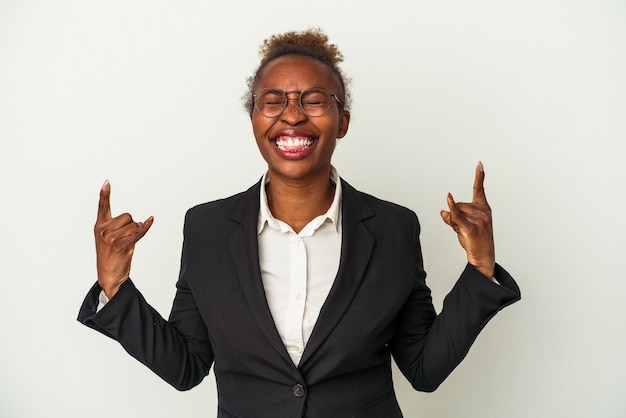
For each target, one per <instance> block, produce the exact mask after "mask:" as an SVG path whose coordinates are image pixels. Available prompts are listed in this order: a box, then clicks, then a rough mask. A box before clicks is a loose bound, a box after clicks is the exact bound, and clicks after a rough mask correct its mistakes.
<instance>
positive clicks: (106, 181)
mask: <svg viewBox="0 0 626 418" xmlns="http://www.w3.org/2000/svg"><path fill="white" fill-rule="evenodd" d="M108 185H109V179H106V180H105V181H104V183H102V190H104V189H106V187H107V186H108Z"/></svg>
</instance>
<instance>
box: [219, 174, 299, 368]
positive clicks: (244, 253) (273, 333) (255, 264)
mask: <svg viewBox="0 0 626 418" xmlns="http://www.w3.org/2000/svg"><path fill="white" fill-rule="evenodd" d="M260 187H261V186H260V182H259V183H257V184H256V185H255V186H253V187H251V188H250V189H249V190H248V191H247V192H245V193H244V195H243V198H242V199H241V200H240V202H239V204H238V205H237V207H236V208H235V210H234V211H233V214H232V216H231V219H232V220H233V221H235V222H237V223H238V224H239V227H237V228H236V229H235V231H234V232H233V234H232V235H231V237H230V250H231V254H232V257H233V260H234V262H235V268H236V270H237V276H238V277H239V281H240V282H241V288H242V289H243V293H244V295H245V298H246V300H247V302H248V305H249V306H250V309H251V311H252V314H253V316H254V319H255V321H256V323H257V325H258V326H259V328H260V329H261V332H262V333H263V335H265V337H266V338H267V340H268V341H269V343H270V345H271V346H272V347H273V348H274V349H275V350H276V351H277V352H278V354H279V355H280V356H281V357H283V359H284V360H285V361H286V362H288V363H289V364H290V365H293V362H292V361H291V358H290V357H289V354H288V353H287V350H286V348H285V346H284V345H283V342H282V340H281V338H280V335H279V334H278V331H277V330H276V325H275V324H274V320H273V318H272V314H271V312H270V309H269V306H268V304H267V299H266V297H265V290H264V289H263V281H262V280H261V270H260V267H259V250H258V239H257V238H258V237H257V221H258V212H259V200H260V196H259V193H260Z"/></svg>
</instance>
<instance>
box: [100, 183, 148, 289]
mask: <svg viewBox="0 0 626 418" xmlns="http://www.w3.org/2000/svg"><path fill="white" fill-rule="evenodd" d="M110 197H111V185H110V184H109V181H108V180H107V181H105V182H104V184H103V185H102V189H100V202H99V203H98V218H97V220H96V225H95V227H94V235H95V238H96V259H97V268H98V284H99V285H100V287H101V288H102V290H104V293H105V294H106V295H107V297H108V298H109V299H111V298H112V297H113V296H114V295H115V294H116V293H117V291H118V289H119V287H120V285H121V284H122V283H124V282H125V281H126V280H128V277H129V276H130V263H131V260H132V258H133V252H134V250H135V244H136V243H137V241H139V240H140V239H141V238H142V237H143V236H144V235H145V234H146V232H148V230H149V229H150V227H151V226H152V223H153V222H154V218H153V217H152V216H150V217H149V218H148V219H146V220H145V221H144V222H135V221H133V218H132V216H130V214H128V213H123V214H121V215H119V216H117V217H115V218H113V217H111V201H110Z"/></svg>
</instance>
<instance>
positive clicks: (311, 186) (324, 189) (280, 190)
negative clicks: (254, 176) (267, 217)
mask: <svg viewBox="0 0 626 418" xmlns="http://www.w3.org/2000/svg"><path fill="white" fill-rule="evenodd" d="M265 193H266V194H267V203H268V205H269V208H270V211H271V212H272V215H274V217H275V218H276V219H280V220H281V221H283V222H285V223H286V224H287V225H289V226H291V227H292V228H293V230H294V231H295V232H296V233H298V232H300V231H301V230H302V228H304V227H305V226H306V224H308V223H309V222H311V221H312V220H313V219H315V218H316V217H317V216H320V215H323V214H324V213H326V211H328V208H330V205H331V204H332V202H333V197H334V195H335V185H334V184H332V183H331V181H330V169H329V170H328V172H327V173H326V175H325V176H318V177H317V178H314V179H308V180H297V181H293V180H287V179H283V178H281V177H280V176H272V175H271V173H270V182H269V183H267V184H266V185H265Z"/></svg>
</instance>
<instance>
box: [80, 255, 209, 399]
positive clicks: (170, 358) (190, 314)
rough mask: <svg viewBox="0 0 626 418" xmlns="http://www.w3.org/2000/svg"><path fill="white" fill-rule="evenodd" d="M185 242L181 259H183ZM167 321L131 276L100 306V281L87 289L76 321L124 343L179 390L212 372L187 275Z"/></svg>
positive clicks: (130, 350) (199, 316) (207, 348)
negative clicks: (98, 308)
mask: <svg viewBox="0 0 626 418" xmlns="http://www.w3.org/2000/svg"><path fill="white" fill-rule="evenodd" d="M185 252H186V251H185V246H184V245H183V257H182V258H183V260H184V259H185ZM176 286H177V292H176V298H175V300H174V305H173V308H172V315H171V316H170V319H169V321H168V320H165V319H164V318H163V317H162V316H161V315H160V314H159V313H158V312H157V311H156V310H155V309H154V308H152V307H151V306H150V305H149V304H148V303H147V302H146V300H145V299H144V297H143V296H142V295H141V293H140V292H139V290H137V288H136V287H135V285H134V283H133V282H132V281H131V280H130V279H129V280H127V281H126V282H124V283H123V284H122V286H121V287H120V289H119V291H118V292H117V293H116V295H115V296H114V297H113V298H112V299H111V300H110V301H109V302H108V303H107V304H106V305H105V306H104V307H103V308H102V309H101V310H100V311H98V312H96V308H97V305H98V295H99V293H100V290H101V289H100V286H98V284H97V283H96V284H95V285H94V286H93V287H92V288H91V290H90V291H89V293H88V294H87V296H86V298H85V300H84V302H83V304H82V306H81V308H80V311H79V314H78V321H79V322H81V323H83V324H84V325H86V326H88V327H91V328H93V329H95V330H97V331H99V332H101V333H103V334H105V335H107V336H108V337H110V338H113V339H115V340H116V341H118V342H119V343H120V344H121V345H122V346H123V347H124V349H125V350H126V351H127V352H128V353H129V354H130V355H131V356H133V357H135V358H136V359H137V360H139V361H140V362H141V363H143V364H145V365H146V366H148V367H149V368H150V369H151V370H152V371H154V372H155V373H156V374H157V375H159V376H160V377H161V378H162V379H164V380H165V381H166V382H168V383H169V384H171V385H172V386H174V387H175V388H176V389H178V390H187V389H191V388H192V387H194V386H196V385H197V384H198V383H200V382H201V381H202V379H203V378H204V377H205V376H206V375H207V374H208V373H209V369H210V367H211V365H212V363H213V351H212V349H211V344H210V342H209V337H208V332H207V329H206V325H205V323H204V321H203V320H202V317H201V315H200V312H199V310H198V307H197V305H196V302H195V299H194V297H193V295H192V293H191V291H190V289H189V286H188V285H187V282H186V279H185V276H184V275H183V274H181V278H180V279H179V280H178V283H177V285H176Z"/></svg>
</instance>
